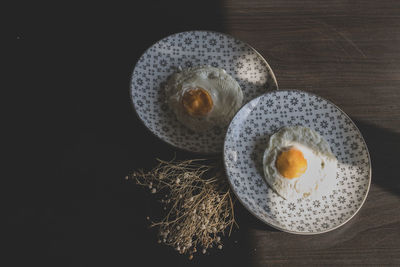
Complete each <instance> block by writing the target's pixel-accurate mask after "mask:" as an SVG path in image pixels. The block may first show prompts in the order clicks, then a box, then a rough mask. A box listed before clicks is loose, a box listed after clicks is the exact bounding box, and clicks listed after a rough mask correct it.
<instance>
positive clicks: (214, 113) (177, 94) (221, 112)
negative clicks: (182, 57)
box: [165, 66, 243, 132]
mask: <svg viewBox="0 0 400 267" xmlns="http://www.w3.org/2000/svg"><path fill="white" fill-rule="evenodd" d="M194 88H203V89H204V90H206V91H207V92H208V93H209V94H210V96H211V99H212V101H213V107H212V109H211V111H210V112H209V113H208V114H207V115H206V116H202V117H200V116H197V117H195V116H190V115H189V114H187V113H186V112H185V110H184V108H183V105H182V98H183V95H184V94H185V92H186V91H187V90H191V89H194ZM165 93H166V100H167V103H168V105H169V106H170V108H171V109H172V110H173V112H174V113H175V115H176V117H177V119H178V121H180V122H181V123H182V124H184V125H185V126H186V127H188V128H189V129H191V130H193V131H196V132H201V131H205V130H208V129H210V128H212V127H214V126H217V125H218V126H221V127H224V126H226V125H228V124H229V122H230V121H231V119H232V118H233V116H234V115H235V113H236V111H237V110H238V109H239V108H240V107H241V106H242V101H243V92H242V90H241V88H240V85H239V84H238V82H237V81H236V80H235V79H234V78H233V77H232V76H230V75H229V74H227V73H226V71H225V70H224V69H221V68H214V67H210V66H202V67H194V68H187V69H183V70H181V71H179V72H176V73H175V74H173V75H172V76H171V77H170V79H169V80H168V82H167V85H166V87H165Z"/></svg>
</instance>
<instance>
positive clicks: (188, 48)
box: [131, 31, 278, 154]
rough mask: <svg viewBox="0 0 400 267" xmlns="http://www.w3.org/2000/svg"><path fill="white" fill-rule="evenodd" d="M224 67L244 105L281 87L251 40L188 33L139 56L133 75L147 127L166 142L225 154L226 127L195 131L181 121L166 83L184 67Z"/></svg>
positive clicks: (137, 106) (138, 107)
mask: <svg viewBox="0 0 400 267" xmlns="http://www.w3.org/2000/svg"><path fill="white" fill-rule="evenodd" d="M202 65H210V66H213V67H219V68H223V69H225V70H226V71H227V73H228V74H230V75H231V76H232V77H233V78H235V79H236V81H238V83H239V84H240V86H241V88H242V90H243V96H244V99H243V104H245V103H247V102H248V101H250V100H251V99H253V98H255V97H257V96H259V95H261V94H263V93H265V92H267V91H270V90H276V89H277V87H278V85H277V82H276V79H275V76H274V74H273V72H272V69H271V68H270V66H269V65H268V63H267V62H266V61H265V59H264V58H263V57H262V56H261V55H260V54H259V53H258V52H257V51H256V50H254V49H253V48H252V47H250V46H249V45H248V44H246V43H244V42H242V41H239V40H237V39H235V38H233V37H231V36H229V35H226V34H222V33H217V32H210V31H189V32H181V33H177V34H173V35H171V36H168V37H166V38H164V39H162V40H161V41H159V42H157V43H156V44H154V45H152V46H151V47H150V48H149V49H147V51H146V52H145V53H144V54H143V55H142V56H141V57H140V59H139V60H138V62H137V64H136V66H135V69H134V70H133V75H132V79H131V98H132V101H133V105H134V108H135V110H136V113H137V114H138V116H139V118H140V119H141V120H142V121H143V123H144V124H145V126H146V127H147V128H148V129H149V130H150V131H151V132H152V133H153V134H155V135H156V136H158V137H159V138H161V139H162V140H164V141H165V142H167V143H169V144H171V145H173V146H175V147H178V148H181V149H184V150H188V151H192V152H198V153H208V154H209V153H219V152H222V148H223V142H224V137H225V133H226V129H227V126H226V127H216V128H214V129H211V130H209V131H206V132H204V133H194V132H193V131H191V130H189V129H187V128H186V127H185V126H184V125H182V124H181V123H180V122H178V121H177V119H176V117H175V115H174V114H173V112H172V111H171V110H170V108H169V107H168V105H167V104H166V103H165V96H164V90H163V88H164V85H165V82H166V80H167V79H168V76H170V75H171V74H173V73H174V72H175V71H177V70H178V68H179V67H182V68H185V67H192V66H202Z"/></svg>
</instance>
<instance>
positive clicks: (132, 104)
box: [129, 30, 279, 155]
mask: <svg viewBox="0 0 400 267" xmlns="http://www.w3.org/2000/svg"><path fill="white" fill-rule="evenodd" d="M191 32H193V33H196V32H204V33H207V32H209V33H215V34H222V35H225V36H227V37H230V38H233V39H235V40H239V41H240V42H242V43H243V44H246V45H247V46H248V47H249V48H250V49H252V50H253V51H254V52H255V53H256V54H257V55H258V56H259V57H260V58H261V60H262V61H263V62H264V63H265V64H266V66H267V69H268V70H269V72H270V74H271V78H272V79H273V81H274V82H275V84H276V89H275V90H273V91H277V90H279V85H278V81H277V80H276V77H275V73H274V71H273V70H272V68H271V66H270V65H269V64H268V62H267V60H266V59H265V58H264V57H263V56H262V55H261V54H260V52H258V51H257V50H256V49H255V48H254V47H253V46H251V45H250V44H248V43H247V42H245V41H242V40H240V39H238V38H236V37H234V36H232V35H230V34H227V33H223V32H218V31H211V30H192V31H183V32H177V33H172V34H170V35H167V36H164V37H163V38H161V39H159V40H157V41H156V42H154V43H152V44H151V45H150V46H149V47H148V48H147V49H146V50H145V51H144V52H143V53H142V54H141V55H140V56H139V58H138V59H137V60H136V63H135V66H134V67H133V69H132V74H131V76H130V79H129V83H130V86H129V97H130V102H131V106H132V107H133V110H134V113H135V115H136V117H137V118H138V119H139V121H140V122H141V123H142V124H143V125H144V126H145V128H146V129H147V131H148V132H150V133H151V134H152V135H153V136H155V137H157V138H158V139H159V140H161V141H163V142H164V143H166V144H168V145H169V146H171V147H173V148H176V149H179V150H180V151H185V152H190V153H193V154H196V155H217V154H220V153H223V151H220V152H198V151H192V150H189V149H186V148H183V147H178V146H176V145H174V144H172V143H171V142H169V141H166V140H164V139H162V138H161V137H160V136H158V135H157V134H156V133H155V132H153V131H152V130H151V129H150V128H149V127H147V125H146V123H145V122H144V121H143V120H142V118H141V117H140V116H139V114H138V112H137V109H136V105H135V101H133V95H132V93H133V83H132V80H133V78H134V72H135V69H136V67H137V65H138V63H139V60H140V59H141V58H142V56H143V55H144V54H146V53H147V51H149V50H150V49H151V48H152V47H153V46H154V45H156V44H158V43H159V42H161V41H162V40H164V39H166V38H169V37H172V36H175V35H178V34H185V33H191ZM250 101H252V100H250ZM250 101H249V102H250ZM245 105H247V103H245V104H244V105H243V106H245ZM243 106H242V107H243ZM228 128H229V126H228V127H227V129H228ZM225 135H226V133H225ZM224 143H225V139H224Z"/></svg>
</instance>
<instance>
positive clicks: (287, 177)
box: [263, 126, 337, 199]
mask: <svg viewBox="0 0 400 267" xmlns="http://www.w3.org/2000/svg"><path fill="white" fill-rule="evenodd" d="M336 167H337V159H336V157H335V155H333V154H332V151H331V148H330V146H329V143H328V142H327V141H326V140H325V139H324V138H323V137H322V136H321V135H320V134H318V133H317V132H316V131H314V130H312V129H310V128H307V127H303V126H287V127H282V128H281V129H280V130H279V131H278V132H276V133H274V134H272V135H271V137H270V138H269V141H268V145H267V148H266V150H265V152H264V159H263V168H264V174H265V177H264V178H265V180H266V182H267V183H268V184H269V185H270V186H271V187H272V189H274V190H275V191H276V192H277V193H278V194H279V195H280V196H282V197H283V198H285V199H296V198H301V197H317V196H319V195H328V194H329V193H330V192H331V191H332V190H333V189H334V187H335V184H336Z"/></svg>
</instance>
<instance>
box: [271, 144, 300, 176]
mask: <svg viewBox="0 0 400 267" xmlns="http://www.w3.org/2000/svg"><path fill="white" fill-rule="evenodd" d="M275 165H276V168H277V169H278V171H279V173H280V174H281V175H282V176H283V177H285V178H288V179H292V178H296V177H299V176H300V175H302V174H303V173H305V171H306V170H307V160H306V159H305V158H304V156H303V153H302V152H301V151H300V150H297V149H294V148H290V149H289V150H285V151H282V152H281V153H280V154H279V155H278V157H277V159H276V162H275Z"/></svg>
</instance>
